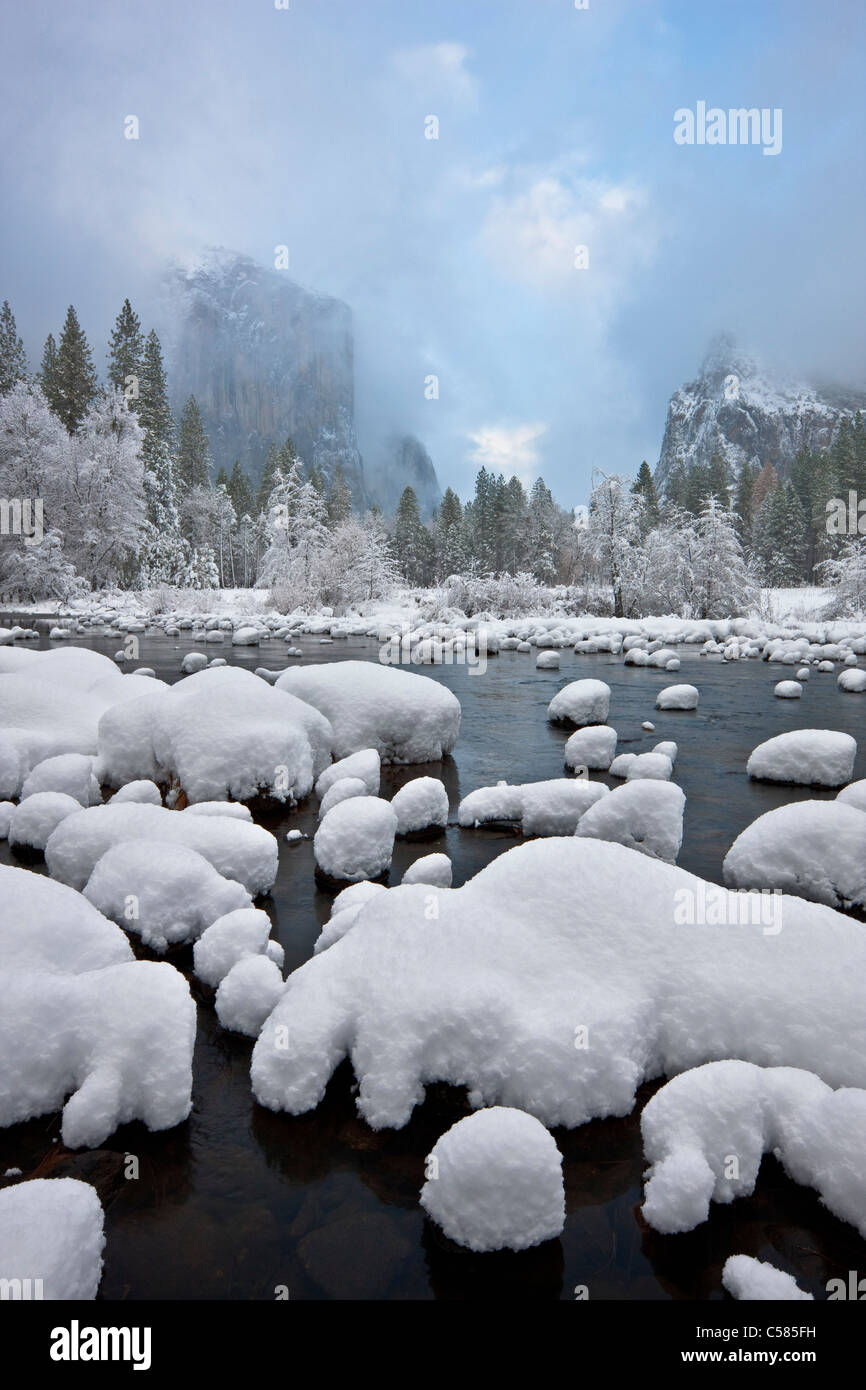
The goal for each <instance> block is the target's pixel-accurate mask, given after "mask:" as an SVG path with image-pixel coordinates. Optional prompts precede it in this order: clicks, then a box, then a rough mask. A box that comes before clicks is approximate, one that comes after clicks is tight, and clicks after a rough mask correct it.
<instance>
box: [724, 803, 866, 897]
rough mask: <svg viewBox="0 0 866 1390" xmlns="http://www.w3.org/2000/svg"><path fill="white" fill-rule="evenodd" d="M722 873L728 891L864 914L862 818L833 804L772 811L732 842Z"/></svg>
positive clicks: (865, 823) (865, 833)
mask: <svg viewBox="0 0 866 1390" xmlns="http://www.w3.org/2000/svg"><path fill="white" fill-rule="evenodd" d="M722 871H723V874H724V879H725V883H726V884H727V885H728V886H729V887H731V888H753V889H762V888H764V889H765V888H770V889H774V888H775V889H780V890H781V891H782V892H783V893H793V894H796V895H797V896H798V897H801V898H809V899H810V901H812V902H816V903H826V904H827V906H828V907H835V908H841V909H847V908H851V907H857V908H866V813H864V812H863V811H861V810H858V808H857V807H856V806H851V805H846V804H845V803H844V802H840V801H839V800H838V799H837V800H836V801H793V802H791V803H790V804H789V805H787V806H777V807H776V808H775V810H773V811H765V812H764V814H763V815H762V816H758V818H757V820H754V821H752V823H751V825H747V826H746V828H745V830H743V831H742V832H741V834H739V835H738V836H737V838H736V840H735V841H734V843H733V844H732V845H731V848H730V849H729V850H728V852H727V854H726V855H725V859H724V863H723V865H722Z"/></svg>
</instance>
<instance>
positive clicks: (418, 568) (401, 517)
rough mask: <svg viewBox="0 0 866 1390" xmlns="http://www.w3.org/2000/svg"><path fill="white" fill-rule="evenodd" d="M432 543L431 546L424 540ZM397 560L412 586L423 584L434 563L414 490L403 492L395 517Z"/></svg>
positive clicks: (394, 540)
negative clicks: (432, 562)
mask: <svg viewBox="0 0 866 1390" xmlns="http://www.w3.org/2000/svg"><path fill="white" fill-rule="evenodd" d="M425 536H426V537H427V540H428V541H429V542H430V545H428V543H427V541H425V539H424V537H425ZM393 546H394V556H395V559H396V561H397V564H398V565H399V567H400V572H401V574H402V575H403V577H404V579H405V580H406V582H407V583H408V584H423V583H425V581H426V578H427V571H428V569H429V566H430V564H431V561H432V558H433V557H432V555H431V553H430V552H431V549H432V537H431V536H430V534H429V532H428V531H426V530H425V528H424V526H423V525H422V523H421V513H420V510H419V507H418V498H417V497H416V495H415V490H414V488H411V487H407V488H404V489H403V493H402V495H401V497H400V501H399V502H398V504H397V512H396V515H395V517H394V533H393Z"/></svg>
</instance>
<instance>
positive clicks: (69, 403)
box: [43, 304, 98, 434]
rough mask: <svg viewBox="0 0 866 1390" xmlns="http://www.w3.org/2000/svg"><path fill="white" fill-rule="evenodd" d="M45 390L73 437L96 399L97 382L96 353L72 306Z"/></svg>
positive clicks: (67, 314) (52, 406)
mask: <svg viewBox="0 0 866 1390" xmlns="http://www.w3.org/2000/svg"><path fill="white" fill-rule="evenodd" d="M47 349H48V344H47V343H46V351H47ZM43 390H44V391H45V394H46V396H47V397H48V403H49V405H50V406H51V408H52V410H54V411H55V413H56V414H57V415H59V417H60V419H61V420H62V421H63V423H64V425H65V426H66V428H67V430H68V431H69V433H70V434H74V433H75V431H76V430H77V429H78V426H79V425H80V424H81V421H82V420H83V419H84V416H85V414H86V412H87V409H88V407H89V406H90V405H91V404H92V403H93V401H94V400H95V399H96V392H97V390H98V382H97V378H96V369H95V368H94V366H93V354H92V353H91V351H90V346H89V344H88V342H87V338H86V337H85V335H84V331H83V329H82V327H81V324H80V323H79V322H78V315H77V314H76V312H75V309H74V308H73V306H72V305H71V304H70V306H69V308H68V309H67V311H66V319H65V321H64V324H63V332H62V333H61V335H60V342H59V343H58V345H57V355H56V359H55V361H54V364H53V371H51V372H50V373H49V379H48V382H47V384H46V383H45V381H44V380H43Z"/></svg>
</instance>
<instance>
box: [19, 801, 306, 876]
mask: <svg viewBox="0 0 866 1390" xmlns="http://www.w3.org/2000/svg"><path fill="white" fill-rule="evenodd" d="M139 839H141V840H158V841H159V842H160V843H162V844H169V845H185V846H186V847H187V848H188V849H194V850H197V851H198V853H199V854H202V855H204V857H205V859H207V860H208V862H209V863H210V864H212V865H213V867H214V868H215V869H216V871H217V873H219V874H222V876H223V878H233V879H236V880H237V881H238V883H242V884H243V886H244V888H246V890H247V892H248V893H250V894H251V895H252V896H253V897H255V896H256V895H257V894H259V893H266V892H267V891H268V889H269V888H271V887H273V884H274V880H275V879H276V876H277V860H278V846H277V841H276V840H275V838H274V836H273V835H271V834H270V833H269V832H268V831H267V830H264V829H263V828H262V827H261V826H260V825H252V824H249V823H247V822H246V821H241V820H236V819H235V818H234V817H233V816H191V815H188V814H187V812H186V811H184V812H178V811H169V810H167V808H166V807H164V806H142V805H138V804H136V803H135V802H129V803H127V804H126V805H124V804H122V803H121V804H120V805H117V804H114V803H109V804H108V805H105V806H91V807H90V809H89V810H86V811H82V810H79V811H76V813H75V815H72V816H68V817H67V818H66V820H64V821H62V822H61V823H60V825H58V827H57V829H56V830H55V831H54V833H53V835H52V836H51V838H50V839H49V841H48V844H47V845H46V846H45V862H46V864H47V865H48V872H49V873H50V874H51V877H52V878H56V879H59V880H60V882H61V883H68V884H69V885H70V886H71V887H73V888H78V889H79V890H81V889H82V888H83V887H84V885H85V884H86V883H87V880H88V879H89V878H90V875H91V874H92V873H93V869H94V867H95V865H96V863H97V861H98V860H99V859H101V858H102V856H103V854H105V852H106V851H107V850H109V849H111V847H112V846H113V845H117V844H120V842H121V841H122V840H139Z"/></svg>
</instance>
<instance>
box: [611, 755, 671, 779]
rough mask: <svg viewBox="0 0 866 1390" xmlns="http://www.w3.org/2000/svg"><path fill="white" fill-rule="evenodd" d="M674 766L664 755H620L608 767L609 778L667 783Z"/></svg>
mask: <svg viewBox="0 0 866 1390" xmlns="http://www.w3.org/2000/svg"><path fill="white" fill-rule="evenodd" d="M673 770H674V765H673V763H672V761H671V759H670V758H669V757H668V756H667V755H666V754H665V753H620V755H619V757H618V758H614V760H613V762H612V763H611V765H610V775H611V777H624V778H625V779H626V781H628V782H641V781H648V782H668V781H670V779H671V777H672V776H673Z"/></svg>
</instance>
